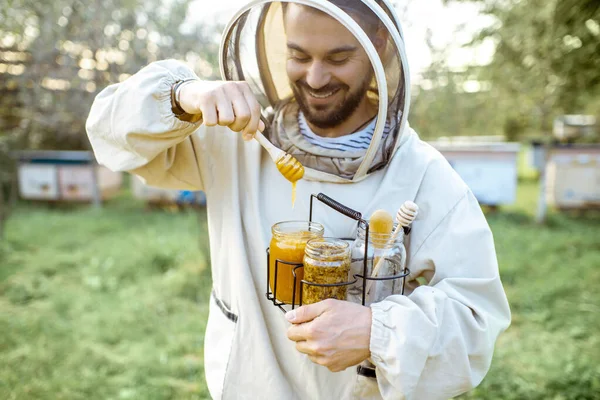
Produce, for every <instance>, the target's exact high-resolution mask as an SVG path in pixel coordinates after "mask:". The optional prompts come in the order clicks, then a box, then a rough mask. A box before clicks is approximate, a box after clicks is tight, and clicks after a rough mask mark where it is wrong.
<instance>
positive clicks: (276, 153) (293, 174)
mask: <svg viewBox="0 0 600 400" xmlns="http://www.w3.org/2000/svg"><path fill="white" fill-rule="evenodd" d="M254 138H255V139H256V141H257V142H258V143H260V144H261V146H262V147H264V148H265V150H267V152H268V153H269V155H270V156H271V159H272V160H273V161H274V162H275V165H277V169H278V170H279V172H281V175H283V176H284V177H285V179H287V180H288V181H290V182H292V183H295V182H297V181H299V180H300V179H302V177H303V176H304V166H302V164H300V162H299V161H298V160H296V159H295V158H294V157H292V156H291V155H289V154H287V153H286V152H285V151H283V150H281V149H278V148H277V147H275V146H274V145H273V144H272V143H271V142H269V141H268V140H267V138H266V137H264V135H263V134H262V133H260V132H259V131H257V132H256V134H255V135H254Z"/></svg>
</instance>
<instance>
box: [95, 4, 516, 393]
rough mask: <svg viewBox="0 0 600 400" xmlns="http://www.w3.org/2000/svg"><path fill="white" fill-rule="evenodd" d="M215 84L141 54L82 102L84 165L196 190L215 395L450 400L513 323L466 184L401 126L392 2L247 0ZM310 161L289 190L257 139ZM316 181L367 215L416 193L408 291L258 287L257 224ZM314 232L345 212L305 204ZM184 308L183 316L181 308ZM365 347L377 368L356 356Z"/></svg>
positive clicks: (335, 227)
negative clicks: (200, 201) (362, 295)
mask: <svg viewBox="0 0 600 400" xmlns="http://www.w3.org/2000/svg"><path fill="white" fill-rule="evenodd" d="M220 57H221V73H222V76H223V80H222V81H216V82H206V81H202V80H200V79H199V78H198V77H197V76H196V74H195V73H194V71H193V70H192V69H190V68H189V67H187V66H186V65H185V64H183V63H180V62H177V61H172V60H167V61H159V62H155V63H152V64H150V65H148V66H147V67H145V68H143V69H142V70H141V71H139V72H138V73H137V74H135V75H133V76H132V77H130V78H129V79H127V80H126V81H124V82H122V83H119V84H115V85H111V86H109V87H107V88H106V89H104V90H103V91H102V92H101V93H100V94H99V95H98V96H97V98H96V99H95V102H94V104H93V106H92V109H91V112H90V115H89V118H88V121H87V132H88V134H89V138H90V140H91V143H92V146H93V149H94V151H95V153H96V157H97V159H98V161H99V162H100V163H101V164H103V165H106V166H107V167H109V168H110V169H112V170H115V171H129V172H131V173H133V174H135V175H138V176H139V177H141V178H142V179H143V180H145V181H146V182H147V183H148V184H150V185H154V186H160V187H164V188H172V189H183V190H203V191H205V192H206V195H207V200H208V227H209V235H210V249H211V256H212V257H211V260H212V261H211V262H212V279H213V294H212V296H211V300H210V313H209V319H208V325H207V328H206V335H205V342H204V345H205V356H204V368H205V372H206V379H207V382H208V388H209V390H210V393H211V396H212V397H213V398H215V399H220V398H223V399H268V398H276V399H310V400H314V399H324V400H332V399H352V398H360V399H381V398H384V399H425V400H432V399H447V398H449V397H452V396H455V395H458V394H460V393H463V392H465V391H468V390H469V389H471V388H473V387H474V386H476V385H478V384H479V383H480V382H481V381H482V379H483V377H484V376H485V374H486V372H487V371H488V369H489V367H490V363H491V360H492V353H493V349H494V344H495V341H496V339H497V337H498V335H499V334H500V333H501V332H502V331H503V330H504V329H506V327H507V326H508V324H509V321H510V311H509V307H508V303H507V299H506V297H505V293H504V290H503V288H502V284H501V281H500V277H499V273H498V264H497V260H496V254H495V249H494V242H493V238H492V233H491V231H490V228H489V227H488V224H487V223H486V220H485V218H484V215H483V214H482V212H481V209H480V207H479V205H478V203H477V200H476V199H475V197H474V196H473V193H471V191H470V190H469V188H468V187H467V186H466V185H465V184H464V183H463V181H462V180H461V179H460V178H459V177H458V175H457V174H456V173H455V172H454V171H453V169H452V168H451V167H450V165H449V164H448V163H447V162H446V161H445V159H444V158H443V157H442V156H441V155H440V154H439V153H438V152H437V151H436V150H434V149H433V148H432V147H430V146H429V145H427V144H426V143H424V142H422V141H421V140H420V139H419V137H418V135H417V134H416V133H415V132H414V131H413V130H412V129H411V128H410V127H409V125H408V122H407V116H408V107H409V102H410V83H409V73H408V65H407V61H406V56H405V51H404V39H403V34H402V30H401V28H400V24H399V21H398V18H397V15H396V13H395V11H394V9H393V8H392V6H391V5H390V2H389V1H388V0H377V1H375V0H363V1H359V0H329V1H328V0H295V1H292V2H277V1H268V0H254V1H252V2H250V4H248V5H247V6H245V7H243V8H242V9H241V10H240V11H239V12H238V13H237V14H236V15H235V16H234V18H233V20H232V21H231V23H230V24H229V25H228V26H227V28H226V30H225V33H224V35H223V42H222V46H221V54H220ZM257 130H261V131H263V132H264V134H265V136H267V137H268V138H269V140H270V141H271V142H272V143H273V144H275V145H276V146H278V147H279V148H281V149H282V150H284V151H286V152H288V153H290V154H292V155H293V156H294V157H296V158H297V159H298V160H299V161H300V162H301V163H302V164H303V165H304V166H305V168H306V174H305V177H304V179H303V180H301V181H300V182H298V200H297V202H296V205H295V208H292V206H291V188H290V184H289V182H287V181H286V180H285V179H284V178H283V177H282V176H281V174H280V173H279V172H278V170H277V168H276V166H275V164H274V163H273V161H272V160H271V158H270V157H269V155H268V154H267V152H266V151H265V150H264V149H263V148H262V147H261V146H260V145H259V143H257V142H256V140H253V135H254V132H256V131H257ZM319 192H323V193H325V194H327V195H329V196H330V197H332V198H334V199H337V200H339V201H341V202H342V203H344V204H345V205H347V206H349V207H352V208H353V209H355V210H358V211H360V212H362V213H363V215H370V214H371V213H372V212H373V211H375V210H376V209H386V210H388V212H390V213H392V214H395V212H396V210H397V209H398V207H399V206H400V205H401V204H402V203H403V202H404V201H405V200H411V201H414V202H415V203H417V204H418V205H419V206H420V214H419V217H418V219H417V220H416V221H415V223H414V224H413V230H412V233H411V235H410V241H409V242H408V243H407V249H408V268H409V269H410V272H411V273H410V276H409V277H408V282H407V286H406V291H405V295H400V294H398V295H392V296H390V297H388V298H386V299H385V300H384V301H381V302H378V303H374V304H372V305H371V306H370V307H365V306H362V305H359V304H354V303H350V302H346V301H339V300H326V301H323V302H320V303H316V304H313V305H309V306H304V307H301V308H299V309H296V310H295V311H291V312H289V313H288V314H284V313H282V312H281V311H280V310H279V309H278V308H276V307H274V306H273V303H272V302H271V301H269V300H268V299H267V298H266V297H265V291H266V284H265V279H266V252H265V249H266V248H267V247H268V242H269V239H270V236H271V233H270V228H271V226H272V225H273V224H275V223H277V222H280V221H289V220H307V219H308V211H309V210H308V208H309V200H310V195H311V194H313V193H319ZM313 219H314V220H316V221H319V222H320V223H321V224H323V225H324V227H325V232H326V236H334V237H352V236H353V235H355V233H356V224H355V221H352V220H351V219H349V218H347V217H345V216H343V215H341V214H338V213H336V212H332V211H331V209H328V208H327V207H320V208H319V207H317V208H315V214H314V216H313ZM190 317H191V316H190ZM367 359H370V360H371V361H372V363H373V364H374V365H375V367H376V368H375V370H374V371H371V372H369V371H365V369H364V368H357V367H356V366H357V365H359V364H360V363H361V362H363V361H364V360H367Z"/></svg>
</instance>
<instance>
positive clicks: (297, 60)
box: [290, 55, 310, 63]
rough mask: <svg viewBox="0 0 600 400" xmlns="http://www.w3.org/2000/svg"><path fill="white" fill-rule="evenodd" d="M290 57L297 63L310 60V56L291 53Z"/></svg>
mask: <svg viewBox="0 0 600 400" xmlns="http://www.w3.org/2000/svg"><path fill="white" fill-rule="evenodd" d="M290 58H291V59H292V60H294V61H296V62H299V63H307V62H309V61H310V57H303V56H296V55H291V56H290Z"/></svg>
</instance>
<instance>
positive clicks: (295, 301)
mask: <svg viewBox="0 0 600 400" xmlns="http://www.w3.org/2000/svg"><path fill="white" fill-rule="evenodd" d="M314 199H317V200H319V201H320V202H322V203H323V204H325V205H327V206H329V207H330V208H332V209H333V210H335V211H337V212H339V213H341V214H343V215H345V216H347V217H348V218H351V219H353V220H355V221H357V223H358V226H359V227H362V228H363V229H364V231H365V239H366V240H365V252H364V259H363V273H362V274H353V275H352V277H353V278H354V280H351V281H348V282H341V283H316V282H309V281H307V280H305V279H301V280H300V285H299V287H300V290H298V291H297V290H296V287H297V286H298V285H297V282H298V279H300V278H299V276H298V275H299V273H298V272H299V270H300V269H303V268H304V265H303V264H302V263H292V262H288V261H285V260H280V259H277V260H275V271H274V283H273V290H271V284H270V277H271V262H270V261H271V253H270V248H267V250H266V252H267V292H266V296H267V299H269V300H270V301H271V302H272V303H273V305H275V306H276V307H278V308H279V309H281V310H282V311H283V312H287V311H289V310H290V309H292V310H293V309H295V308H296V306H302V292H303V290H304V285H309V286H318V287H333V286H350V285H354V284H355V283H356V282H358V280H359V279H361V280H362V289H363V290H362V305H363V306H364V305H365V304H366V286H367V281H369V280H372V281H389V280H394V279H402V286H401V288H402V289H401V292H400V294H402V295H403V294H404V286H405V283H406V277H407V276H408V275H409V274H410V271H409V270H408V268H406V267H404V269H403V270H402V272H401V273H400V274H397V275H392V276H381V277H379V276H378V277H371V276H367V271H368V257H367V255H368V253H369V252H368V246H369V222H368V221H367V220H365V219H363V217H362V214H361V213H360V212H358V211H355V210H353V209H351V208H349V207H347V206H345V205H343V204H342V203H339V202H338V201H336V200H334V199H332V198H331V197H329V196H327V195H325V194H323V193H319V194H317V195H315V194H312V195H311V196H310V213H309V222H312V215H313V200H314ZM404 233H405V234H406V235H408V234H409V233H410V227H405V228H404ZM342 239H343V240H348V241H354V240H355V238H342ZM280 265H286V266H288V267H289V268H291V269H292V274H293V276H294V282H293V289H292V304H287V303H284V302H282V301H279V300H277V281H278V280H279V279H278V276H279V275H278V274H279V271H280ZM296 292H298V293H296ZM296 295H298V297H296Z"/></svg>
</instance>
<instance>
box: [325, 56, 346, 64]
mask: <svg viewBox="0 0 600 400" xmlns="http://www.w3.org/2000/svg"><path fill="white" fill-rule="evenodd" d="M349 59H350V57H334V58H330V59H329V62H330V63H331V64H334V65H342V64H345V63H347V62H348V60H349Z"/></svg>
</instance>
